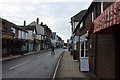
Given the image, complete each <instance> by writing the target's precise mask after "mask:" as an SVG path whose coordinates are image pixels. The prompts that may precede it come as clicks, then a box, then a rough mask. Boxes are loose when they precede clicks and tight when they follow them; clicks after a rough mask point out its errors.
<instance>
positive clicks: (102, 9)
mask: <svg viewBox="0 0 120 80" xmlns="http://www.w3.org/2000/svg"><path fill="white" fill-rule="evenodd" d="M102 12H103V2H101V13H102Z"/></svg>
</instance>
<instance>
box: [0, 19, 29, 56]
mask: <svg viewBox="0 0 120 80" xmlns="http://www.w3.org/2000/svg"><path fill="white" fill-rule="evenodd" d="M1 23H2V37H1V38H2V55H3V56H8V55H15V54H20V53H23V52H25V51H27V48H26V47H25V43H26V37H27V33H28V32H27V31H26V30H24V29H22V28H20V27H18V26H17V25H15V24H13V23H11V22H9V21H7V20H5V19H2V18H1ZM23 46H24V49H23Z"/></svg>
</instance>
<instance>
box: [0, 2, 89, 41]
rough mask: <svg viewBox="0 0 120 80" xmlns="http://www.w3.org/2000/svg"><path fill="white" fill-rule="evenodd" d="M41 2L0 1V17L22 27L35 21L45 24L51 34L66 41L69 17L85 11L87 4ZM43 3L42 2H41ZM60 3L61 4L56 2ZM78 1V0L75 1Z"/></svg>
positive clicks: (68, 33) (69, 33) (68, 36)
mask: <svg viewBox="0 0 120 80" xmlns="http://www.w3.org/2000/svg"><path fill="white" fill-rule="evenodd" d="M40 1H41V0H29V2H28V0H12V1H11V0H1V1H0V12H1V13H0V16H1V17H2V18H5V19H7V20H9V21H11V22H13V23H15V24H17V25H23V21H24V20H26V22H27V24H29V23H31V22H32V21H36V18H37V17H39V19H40V20H39V21H40V22H44V23H45V24H47V25H48V26H49V27H50V28H51V29H52V31H53V32H57V34H59V36H61V37H62V38H63V39H65V40H67V39H68V38H70V35H71V31H70V30H71V26H70V23H69V22H70V17H72V16H74V15H75V14H77V13H78V12H80V11H81V10H83V9H86V8H87V7H88V6H89V4H90V3H88V2H83V3H82V2H75V1H74V2H71V1H73V0H70V2H66V1H68V0H50V1H54V2H46V3H41V2H40ZM42 1H44V0H42ZM57 1H61V2H57ZM76 1H78V0H76Z"/></svg>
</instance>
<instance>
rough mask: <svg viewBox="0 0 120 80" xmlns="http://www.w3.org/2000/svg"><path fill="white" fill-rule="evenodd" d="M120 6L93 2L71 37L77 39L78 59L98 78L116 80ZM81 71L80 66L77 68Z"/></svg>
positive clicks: (119, 37) (119, 3) (119, 39)
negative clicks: (78, 38)
mask: <svg viewBox="0 0 120 80" xmlns="http://www.w3.org/2000/svg"><path fill="white" fill-rule="evenodd" d="M119 8H120V2H92V3H91V5H90V6H89V8H88V10H87V12H86V13H85V15H84V16H83V17H82V19H81V20H80V21H79V23H78V25H77V27H76V28H75V30H74V32H73V34H77V33H79V34H78V35H79V36H80V49H79V47H78V49H79V51H80V52H79V54H80V58H81V57H82V56H84V57H88V59H89V68H90V71H91V72H93V73H94V74H95V75H96V77H98V78H118V75H119V72H118V71H119V64H118V63H119V61H118V59H119V53H120V35H119V34H120V27H119V26H120V16H119V15H120V11H119ZM80 67H81V66H80Z"/></svg>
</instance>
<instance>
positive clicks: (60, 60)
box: [52, 51, 64, 80]
mask: <svg viewBox="0 0 120 80" xmlns="http://www.w3.org/2000/svg"><path fill="white" fill-rule="evenodd" d="M63 54H64V51H63V53H62V54H61V56H60V58H59V60H58V63H57V66H56V68H55V72H54V75H53V77H52V80H54V79H55V77H56V73H57V70H58V66H59V64H60V61H61V59H62V56H63Z"/></svg>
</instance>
